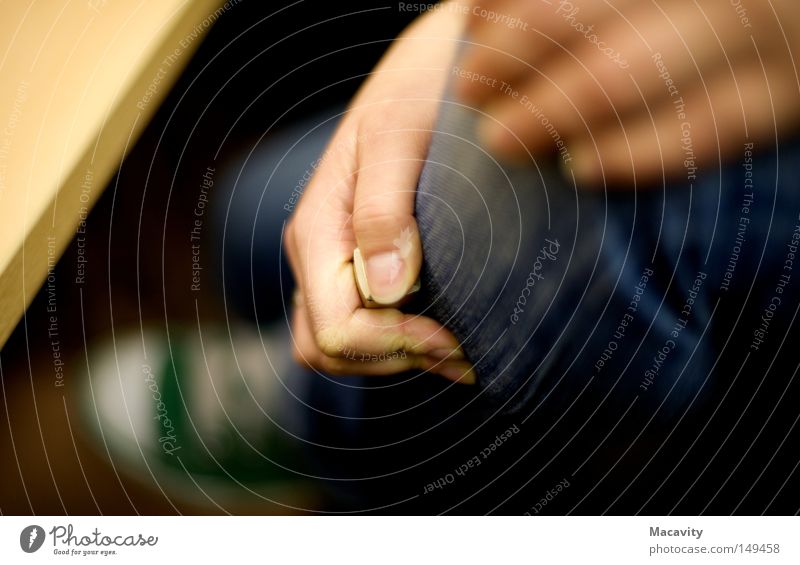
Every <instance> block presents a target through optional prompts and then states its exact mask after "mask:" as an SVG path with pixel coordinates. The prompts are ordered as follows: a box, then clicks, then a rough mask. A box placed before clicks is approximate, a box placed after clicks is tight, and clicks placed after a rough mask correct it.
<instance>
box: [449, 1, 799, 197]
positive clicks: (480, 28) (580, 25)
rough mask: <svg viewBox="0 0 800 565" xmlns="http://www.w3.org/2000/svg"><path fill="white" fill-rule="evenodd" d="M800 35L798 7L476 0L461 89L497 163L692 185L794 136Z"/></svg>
mask: <svg viewBox="0 0 800 565" xmlns="http://www.w3.org/2000/svg"><path fill="white" fill-rule="evenodd" d="M799 24H800V2H797V1H796V0H772V2H766V1H760V0H759V1H748V2H745V1H739V0H706V1H703V2H691V1H689V0H658V1H655V0H480V1H476V2H474V5H473V7H472V8H471V10H470V22H469V24H468V33H469V36H470V37H469V38H470V40H471V41H472V42H474V43H473V45H471V46H470V47H469V48H468V49H467V50H466V51H465V53H464V56H463V58H462V60H461V61H460V62H459V63H458V66H457V68H456V69H454V74H456V75H457V76H458V77H459V78H458V79H457V85H456V88H457V92H459V93H460V95H461V96H462V97H463V99H464V100H466V101H467V102H468V103H470V104H473V105H476V106H479V107H481V108H482V109H483V110H484V111H485V112H486V113H487V114H488V117H487V118H486V119H484V120H483V123H482V124H481V125H480V134H481V138H482V140H483V141H484V142H485V144H486V145H487V147H488V148H489V149H490V150H492V151H493V152H495V153H497V154H499V155H501V156H505V157H516V158H524V159H528V160H529V159H530V158H531V155H532V156H533V157H534V158H536V157H538V156H540V155H541V154H542V153H543V152H548V153H549V152H556V153H558V156H559V159H560V160H561V161H562V163H563V164H564V165H565V166H566V168H567V169H570V168H571V169H572V170H573V171H574V173H575V175H576V177H577V178H578V179H579V180H581V181H584V182H588V183H596V184H599V183H600V182H602V181H603V180H604V179H605V180H611V181H615V182H620V183H631V184H632V183H633V181H634V180H636V181H640V182H641V181H645V180H648V181H652V180H655V179H659V178H661V176H662V172H666V174H668V175H678V176H681V175H682V176H683V177H684V178H688V179H689V180H693V178H694V175H695V173H696V172H697V171H698V170H699V168H701V167H715V166H716V164H717V160H718V158H719V157H720V156H721V157H722V158H726V157H736V156H737V155H738V156H741V154H742V146H743V144H744V143H746V142H754V143H755V144H756V147H758V143H759V142H762V141H763V142H767V143H768V142H774V140H775V137H776V135H783V134H786V133H791V132H792V131H793V130H794V129H796V127H797V125H798V122H800V104H798V77H797V69H796V68H795V66H794V64H793V62H792V56H793V55H797V54H798V53H800V49H798V45H799V44H800V32H799V31H798V27H799Z"/></svg>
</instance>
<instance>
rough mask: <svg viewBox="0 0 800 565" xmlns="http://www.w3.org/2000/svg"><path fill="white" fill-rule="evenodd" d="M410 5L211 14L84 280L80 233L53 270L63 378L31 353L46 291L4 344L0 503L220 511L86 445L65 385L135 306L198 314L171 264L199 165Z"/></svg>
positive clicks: (94, 218) (350, 67)
mask: <svg viewBox="0 0 800 565" xmlns="http://www.w3.org/2000/svg"><path fill="white" fill-rule="evenodd" d="M415 15H416V14H413V13H408V12H401V11H399V10H398V9H397V7H396V5H395V4H394V3H390V2H374V1H364V2H330V1H327V0H305V1H301V2H286V1H277V2H276V1H270V2H265V1H259V0H243V1H242V2H241V3H240V4H238V5H236V6H235V7H234V8H232V9H231V10H229V11H228V12H226V13H225V14H224V15H223V16H222V17H221V18H220V19H219V20H218V21H217V22H216V23H215V25H214V26H213V27H212V28H211V30H210V32H209V34H208V36H207V38H206V39H205V41H204V42H203V44H202V45H201V46H200V47H199V50H198V51H197V53H196V54H195V56H194V58H193V59H192V61H191V62H190V63H189V65H188V67H187V69H186V71H185V73H184V74H183V75H182V77H181V78H180V79H179V81H178V83H177V84H176V86H175V87H174V89H173V90H172V91H171V93H170V94H169V95H168V97H167V99H166V101H165V102H164V104H163V105H162V107H161V108H160V109H159V111H158V112H157V114H156V116H155V118H154V119H153V121H152V122H151V123H150V124H149V126H148V127H147V128H146V130H145V132H144V133H143V135H142V137H141V138H140V139H139V141H138V142H137V143H136V145H135V146H134V148H133V149H132V150H131V151H130V153H129V154H128V156H127V158H126V159H125V160H124V162H123V163H122V165H121V167H120V169H119V172H118V174H117V175H116V177H115V178H114V179H113V180H112V181H111V183H110V184H109V186H108V187H107V189H106V191H105V193H104V194H103V196H102V197H101V198H100V199H99V201H98V203H97V205H96V206H95V208H94V210H93V211H92V213H91V216H90V218H89V221H88V225H87V228H86V232H87V236H86V244H87V248H86V257H87V279H86V284H85V285H84V286H83V288H82V289H79V288H77V287H76V286H75V285H73V284H72V280H73V278H74V276H75V271H74V266H75V264H76V258H77V248H76V244H75V242H73V244H72V246H71V247H69V248H68V249H67V251H66V253H65V254H64V256H63V258H62V260H61V261H60V263H59V265H58V267H57V269H56V271H55V275H56V280H57V281H58V282H57V300H58V308H59V324H60V327H61V335H62V338H63V339H62V340H61V341H62V351H63V352H64V354H65V356H66V357H65V373H64V375H65V377H64V381H65V386H64V387H62V388H55V387H54V386H53V378H54V376H53V366H52V359H51V358H50V355H43V354H42V352H44V351H49V348H50V345H49V342H48V338H47V319H48V315H47V312H46V306H47V304H46V302H47V301H46V297H45V295H44V294H43V293H40V295H39V296H38V297H37V298H36V299H35V300H34V301H33V304H32V305H31V307H30V308H29V310H28V311H27V313H26V315H25V318H24V319H23V320H22V321H21V322H20V324H19V326H18V327H17V329H16V331H15V332H14V334H13V335H12V336H11V338H10V339H9V341H8V342H7V344H6V346H5V347H4V348H3V350H2V352H1V353H0V373H1V374H2V391H1V392H2V399H3V402H2V404H0V421H2V422H3V424H2V425H0V477H2V480H0V512H2V513H3V514H31V513H33V514H65V513H67V514H96V513H103V514H130V513H142V514H147V513H163V512H166V513H172V512H176V511H180V512H190V513H191V512H219V509H216V508H213V507H211V508H206V507H193V506H191V505H186V504H182V503H180V502H177V501H174V500H167V499H166V498H165V497H164V496H163V495H161V494H160V493H158V491H157V490H156V491H154V492H153V491H151V489H150V488H149V485H147V484H146V483H142V482H139V481H132V480H130V478H129V477H126V476H125V475H124V473H122V474H121V475H119V474H117V472H116V470H115V469H114V468H113V467H112V466H111V465H109V460H108V459H107V458H105V457H102V456H101V455H99V454H98V451H96V450H94V449H90V448H89V447H88V445H87V442H86V441H85V440H84V439H83V434H82V432H81V429H80V423H79V418H78V412H79V408H78V401H79V398H77V389H76V387H75V386H74V385H75V382H76V381H75V379H78V378H79V372H80V368H81V366H82V365H83V366H84V367H85V362H84V361H83V355H84V354H85V353H84V352H85V351H86V349H87V348H91V346H92V344H93V343H97V341H98V340H102V339H103V338H104V337H107V336H109V335H110V332H111V328H112V327H113V328H114V330H115V331H120V330H121V329H122V328H126V327H130V326H131V325H136V324H138V323H139V321H140V319H139V316H140V314H141V316H142V320H143V321H144V323H161V324H163V320H165V319H168V320H170V322H173V323H174V322H178V321H180V320H181V319H185V320H188V321H193V318H194V315H195V314H194V302H193V301H192V300H189V299H188V298H189V297H187V296H186V294H187V293H186V291H185V289H186V288H187V287H188V280H186V279H184V278H183V277H181V276H177V275H176V273H181V274H187V275H188V273H190V269H189V267H190V256H189V254H187V253H186V252H185V250H186V244H185V238H186V234H187V232H188V230H189V229H190V222H191V213H192V210H193V207H194V205H195V202H196V194H195V192H196V190H197V184H198V179H199V178H200V177H201V175H202V174H203V172H204V171H205V169H206V167H207V166H217V170H219V167H222V166H224V163H225V162H226V161H227V160H229V159H231V158H234V157H235V156H237V155H238V154H240V153H241V150H242V148H245V147H246V148H248V149H249V148H250V147H252V144H253V143H254V141H255V140H257V139H258V138H259V137H261V136H262V135H264V134H265V132H267V131H268V130H269V131H270V132H272V131H276V130H280V129H281V128H282V126H283V124H288V123H291V122H292V121H293V120H295V119H297V118H299V117H302V116H305V115H308V114H309V113H313V112H314V111H315V110H318V109H321V108H327V107H331V106H334V105H337V104H339V105H341V104H345V103H346V102H347V100H348V99H349V98H350V97H351V96H352V94H353V93H354V92H355V91H356V89H357V88H358V86H359V84H360V83H361V82H362V81H363V79H364V75H365V74H366V73H368V72H369V71H370V69H371V68H372V67H373V66H374V65H375V63H376V62H377V61H378V59H379V58H380V56H381V55H382V53H383V52H384V51H385V50H386V49H387V48H388V46H389V45H390V43H391V41H392V39H393V38H394V37H395V36H396V35H397V34H398V33H399V32H400V31H401V30H402V29H403V28H404V27H405V26H406V25H407V24H408V22H410V21H411V20H412V19H413V18H414V16H415ZM323 87H324V90H323V91H322V92H318V91H319V90H320V89H322V88H323ZM301 101H302V102H301ZM226 135H227V138H226ZM269 135H270V133H267V136H269ZM218 149H219V150H220V153H219V157H218V158H217V159H216V160H215V159H214V155H215V153H216V152H217V150H218ZM140 220H141V232H140V231H139V230H140V226H139V222H140ZM176 250H179V251H180V252H177V251H176ZM137 251H139V252H140V255H138V256H139V262H138V264H137ZM184 263H185V264H184ZM162 265H166V269H165V268H162ZM206 294H207V295H206V296H205V297H204V298H205V300H202V301H201V304H202V306H203V308H204V311H203V316H205V317H207V319H209V320H213V319H214V318H215V317H216V316H219V315H220V310H221V307H220V300H219V295H218V294H217V293H216V291H215V289H213V288H210V289H209V290H208V291H207V293H206ZM137 295H140V296H141V304H139V303H138V302H137V298H136V297H137ZM90 485H91V486H90ZM229 510H233V509H229ZM235 511H238V512H250V511H252V512H260V513H264V512H273V511H281V509H278V508H274V507H271V505H269V504H266V503H263V504H256V503H253V506H247V507H245V508H240V509H236V510H235ZM283 511H285V510H283Z"/></svg>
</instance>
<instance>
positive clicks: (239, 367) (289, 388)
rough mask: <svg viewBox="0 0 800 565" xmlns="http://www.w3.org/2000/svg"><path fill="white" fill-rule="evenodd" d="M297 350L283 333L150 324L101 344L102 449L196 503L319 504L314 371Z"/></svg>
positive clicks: (98, 433) (88, 416) (89, 413)
mask: <svg viewBox="0 0 800 565" xmlns="http://www.w3.org/2000/svg"><path fill="white" fill-rule="evenodd" d="M288 343H289V336H288V330H286V328H285V327H283V326H281V327H278V326H275V327H272V328H269V329H266V330H261V331H255V330H254V329H250V328H249V327H236V328H233V329H232V330H231V331H226V330H224V329H221V328H215V329H213V330H207V329H206V328H197V327H195V328H188V327H183V328H179V329H177V330H174V329H171V330H170V331H169V333H166V332H164V331H161V330H159V329H155V328H146V329H145V330H144V331H142V332H130V333H127V334H125V335H123V336H121V337H119V338H116V339H112V340H111V341H110V342H108V343H105V344H101V345H99V346H98V347H96V348H95V349H94V350H93V351H92V352H91V354H90V355H89V356H88V359H87V371H86V375H85V377H84V378H83V379H82V381H81V412H82V416H83V421H84V423H85V426H84V427H85V429H86V430H88V433H89V436H90V443H91V444H92V445H94V446H95V448H96V449H97V450H98V451H100V452H101V455H105V454H107V456H108V457H109V458H110V459H111V462H112V464H113V465H114V467H115V468H116V469H117V470H118V471H121V472H122V473H124V474H126V475H130V476H132V477H135V478H137V479H139V480H140V481H143V482H146V483H148V484H150V485H153V484H155V485H157V488H159V489H160V490H161V491H163V492H164V494H165V495H167V496H175V497H178V498H179V499H182V500H185V501H186V502H187V503H190V504H192V505H197V504H201V505H202V506H205V505H206V504H210V505H212V506H213V507H216V509H217V510H218V509H219V508H222V509H229V508H231V507H234V506H241V505H242V504H244V505H248V504H253V503H257V504H263V501H269V502H273V503H275V504H277V505H278V507H276V510H277V511H278V512H281V513H285V512H292V511H295V510H300V511H302V510H306V509H308V508H310V505H312V506H313V505H314V504H315V502H314V500H315V499H316V498H317V495H315V494H314V493H313V492H312V491H313V490H314V489H313V488H312V487H311V481H310V480H309V478H308V476H307V473H304V472H303V471H302V469H303V467H304V466H305V465H306V461H305V460H304V454H303V441H302V439H300V438H303V437H306V436H305V430H304V429H303V428H304V421H303V420H304V419H303V418H301V417H299V415H300V414H301V413H302V409H299V408H298V407H300V406H302V403H301V401H300V398H302V395H303V390H304V389H305V387H306V386H307V384H308V378H309V375H308V374H307V373H306V372H304V371H302V370H300V369H299V368H298V367H297V366H296V365H295V364H294V362H293V361H292V359H291V355H290V353H289V348H288Z"/></svg>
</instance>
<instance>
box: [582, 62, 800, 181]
mask: <svg viewBox="0 0 800 565" xmlns="http://www.w3.org/2000/svg"><path fill="white" fill-rule="evenodd" d="M789 70H790V69H787V68H783V67H782V66H775V67H769V66H767V67H762V66H761V65H760V64H759V63H755V62H754V63H752V64H750V65H747V66H745V67H743V68H740V69H738V70H737V73H736V75H735V76H733V75H731V74H730V73H725V72H720V73H718V74H717V75H715V76H711V77H708V79H707V81H706V82H705V84H703V85H701V86H698V87H696V88H695V89H693V90H691V91H689V92H687V93H686V94H685V95H683V96H682V97H681V100H682V103H681V105H680V106H678V107H676V106H675V105H674V104H672V103H665V104H661V105H659V106H657V107H655V108H653V109H652V113H651V114H646V115H642V116H639V117H638V118H637V119H631V120H626V123H625V127H624V128H607V129H604V130H603V131H602V132H601V134H600V135H597V136H596V137H595V138H594V139H590V138H588V137H583V138H581V139H579V140H578V141H577V142H576V143H575V144H574V146H573V156H574V163H575V164H574V167H573V171H574V173H575V175H576V178H578V179H579V180H581V181H583V182H584V183H585V184H597V183H599V182H600V181H601V180H608V181H611V182H613V183H615V184H632V183H634V182H636V181H638V180H642V179H647V178H653V177H660V176H662V175H664V174H667V175H669V174H676V175H685V178H687V179H688V180H693V179H694V178H695V176H696V174H697V172H698V171H699V170H702V169H703V168H708V167H712V166H715V164H716V162H717V159H718V157H719V155H720V154H726V153H735V152H736V151H737V150H739V149H741V146H742V144H743V143H745V142H748V141H753V140H758V139H764V138H769V137H771V136H772V137H774V136H775V134H776V126H778V127H780V125H781V123H797V122H798V119H800V117H799V116H798V115H799V114H800V109H798V108H797V106H796V105H795V104H792V102H791V100H792V98H793V96H792V94H791V93H792V92H793V84H792V80H793V79H792V76H791V74H790V72H789ZM776 120H781V121H780V122H777V123H776Z"/></svg>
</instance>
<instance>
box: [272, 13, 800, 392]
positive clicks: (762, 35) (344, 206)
mask: <svg viewBox="0 0 800 565" xmlns="http://www.w3.org/2000/svg"><path fill="white" fill-rule="evenodd" d="M735 2H736V0H733V3H735ZM733 3H732V0H705V1H703V2H693V1H690V0H661V1H659V2H658V3H656V2H654V1H653V0H613V2H612V1H611V0H571V1H570V2H569V3H565V2H562V0H547V1H545V0H524V1H523V0H481V1H480V2H477V1H476V2H475V3H474V4H473V5H469V4H459V5H458V6H460V8H458V9H457V8H456V6H455V3H448V4H447V6H445V8H447V7H449V8H451V9H439V10H436V11H431V12H428V13H426V14H424V15H423V16H421V17H420V18H418V20H417V21H416V22H415V24H414V25H412V26H411V27H410V28H409V29H408V30H407V31H406V32H405V33H404V34H403V35H401V36H400V37H399V38H398V40H397V41H396V43H395V44H394V46H393V47H392V49H390V51H389V52H388V53H387V55H386V56H385V57H384V59H383V60H382V61H381V63H380V64H379V65H378V67H376V69H375V71H374V73H373V75H372V76H371V78H370V79H369V80H368V81H367V82H366V83H365V85H364V86H363V87H362V89H361V91H360V92H359V94H358V95H357V97H356V98H355V100H354V101H353V103H352V105H351V106H350V109H349V111H348V112H347V114H346V116H344V117H343V120H342V122H341V125H340V127H339V129H338V131H337V133H336V134H335V136H334V139H333V140H332V142H331V145H330V147H329V150H328V152H327V154H326V158H325V159H324V161H323V162H322V164H321V165H320V166H319V168H318V169H317V171H316V173H315V176H314V178H313V179H312V181H311V183H310V185H309V187H308V188H307V189H306V191H305V193H304V195H303V197H302V199H301V201H300V203H299V205H298V207H297V209H296V211H295V214H294V215H293V217H292V220H291V221H290V223H289V224H288V227H287V231H286V237H285V241H286V250H287V254H288V256H289V259H290V262H291V264H292V269H293V271H294V274H295V279H296V280H297V281H298V290H297V293H296V297H295V308H294V310H293V320H292V327H293V338H294V340H293V341H294V354H295V357H296V358H297V360H298V361H299V362H301V363H303V364H305V365H308V366H310V367H314V368H317V369H320V370H323V371H326V372H328V373H333V374H340V375H347V374H362V375H386V374H393V373H398V372H403V371H407V370H414V369H419V370H426V371H430V372H433V373H437V374H440V375H442V376H444V377H445V378H448V379H451V380H453V381H458V382H461V383H473V382H474V381H475V375H474V373H473V371H472V370H471V369H470V364H469V362H468V361H467V360H465V359H464V358H463V353H462V352H461V350H460V349H459V346H458V343H457V341H456V339H455V337H454V336H453V335H452V334H451V333H450V332H449V331H448V330H447V329H445V328H444V327H442V326H441V325H440V324H438V323H437V322H436V321H434V320H432V319H429V318H425V317H422V316H412V315H408V314H404V313H402V312H401V311H400V310H398V309H396V308H388V307H387V308H379V309H365V308H362V307H361V300H360V296H359V294H358V291H357V288H356V285H355V281H354V278H353V273H352V265H351V261H352V257H353V250H354V249H355V247H356V246H358V247H359V249H360V250H361V252H362V254H363V255H364V256H365V258H366V261H367V277H368V279H369V284H370V288H371V290H372V295H373V298H375V299H376V300H377V301H378V302H379V303H383V304H389V303H393V302H395V301H396V300H397V299H398V298H400V297H402V296H403V295H404V294H405V293H406V292H407V291H408V289H409V288H410V287H411V286H412V285H413V283H414V281H415V280H416V279H417V277H418V275H419V269H420V265H421V263H422V252H421V247H420V240H419V234H418V231H417V225H416V222H415V220H414V217H413V208H414V190H415V187H416V182H417V179H418V177H419V173H420V170H421V166H422V163H423V162H424V159H425V155H426V153H427V148H428V144H429V140H430V129H431V128H432V126H433V124H434V120H435V116H436V110H437V107H438V101H439V100H440V99H441V95H442V91H443V89H444V85H445V82H446V80H447V79H448V76H456V77H457V78H456V79H455V83H454V86H455V88H456V92H457V94H459V95H460V96H461V98H462V99H463V100H464V101H465V103H468V104H470V105H472V106H475V107H478V108H480V109H481V110H482V111H483V112H485V114H486V117H485V118H484V119H483V121H482V123H481V124H480V126H479V134H480V136H481V139H482V141H483V143H484V144H485V146H486V147H487V149H488V150H490V151H492V152H493V153H495V154H496V155H498V156H499V157H501V158H505V159H522V160H526V161H528V162H530V160H531V159H538V158H541V157H549V156H551V155H552V154H554V153H556V150H557V147H556V146H554V139H553V137H552V134H551V132H552V131H553V129H554V130H555V131H556V132H557V133H558V134H559V136H560V138H561V139H562V140H563V142H564V143H565V146H564V147H565V148H566V149H565V151H567V154H566V155H568V159H567V158H566V157H565V156H564V155H561V154H559V155H561V156H560V162H561V163H562V165H563V166H564V168H565V173H566V174H567V175H570V176H572V175H574V177H575V178H576V180H578V181H579V182H580V183H582V185H583V186H585V187H592V186H599V187H602V186H606V185H614V186H618V187H623V188H628V189H635V188H636V187H638V186H639V185H640V184H641V183H647V184H654V183H655V182H663V181H664V180H665V179H666V178H667V177H681V176H683V178H684V179H686V178H688V179H689V180H691V175H692V174H693V173H692V171H691V170H690V169H689V165H687V162H689V164H690V165H691V167H696V171H702V170H713V169H714V168H715V167H717V166H718V163H720V162H722V161H724V160H729V159H736V158H737V156H738V157H741V152H742V146H743V144H744V143H745V142H750V143H753V144H754V146H755V148H756V149H758V148H760V147H762V146H766V145H768V144H769V143H774V142H775V140H776V139H777V138H780V137H783V136H785V135H788V134H790V133H793V132H794V131H796V129H797V126H798V125H799V122H800V104H798V103H797V101H798V85H800V81H798V75H797V70H796V68H795V64H794V55H796V54H798V52H799V51H800V49H798V44H800V40H799V39H798V38H800V30H799V29H798V27H799V26H800V3H798V2H797V1H796V0H770V1H767V0H763V1H761V0H759V1H754V0H750V1H748V2H747V4H742V6H744V8H745V10H746V17H747V21H746V22H745V21H744V20H742V19H741V17H742V14H743V12H741V10H740V11H739V12H738V13H737V10H736V7H735V6H734V5H733ZM476 8H477V9H478V12H477V13H476V11H475V9H476ZM576 9H577V11H576ZM481 10H486V11H487V12H486V13H483V12H481ZM488 11H492V12H495V13H496V14H500V15H505V16H507V18H506V19H505V20H503V21H501V20H497V19H495V20H494V21H493V20H492V18H490V17H487V14H488ZM509 22H516V23H514V26H512V27H509ZM589 26H591V28H589ZM465 30H466V31H467V32H468V34H469V35H468V38H469V41H470V44H469V45H468V46H467V48H466V49H465V50H464V52H463V55H462V57H461V59H460V60H459V61H458V62H457V63H456V66H457V67H458V69H457V70H459V71H460V72H459V73H455V72H454V70H455V69H454V66H453V62H452V61H453V58H454V56H455V53H456V49H457V46H458V45H459V38H461V37H462V35H463V34H464V32H465ZM666 72H668V73H669V78H670V79H671V81H672V82H671V83H670V84H667V83H666V82H665V76H666V75H665V73H666ZM660 75H662V76H660ZM476 76H477V77H478V80H473V77H476ZM502 83H506V84H507V85H508V89H505V88H499V85H501V84H502ZM669 86H672V90H670V89H669V88H668V87H669ZM509 90H510V91H511V92H515V93H516V94H509ZM523 97H527V99H528V100H530V101H531V102H532V103H533V104H535V105H536V106H537V107H538V108H539V109H540V112H541V113H540V114H539V117H535V116H533V115H532V114H531V111H530V109H528V108H526V107H525V105H524V104H522V103H521V101H522V100H524V98H523ZM677 101H680V102H681V103H682V104H683V107H682V108H681V109H680V112H682V113H681V114H679V113H678V110H677V106H676V102H677ZM541 116H545V117H546V118H547V119H548V120H549V122H550V123H551V124H552V126H553V128H551V129H550V130H549V131H548V130H546V129H545V128H543V127H542V123H541V119H540V117H541ZM687 131H688V134H686V132H687ZM686 137H688V138H689V140H690V141H691V150H692V154H691V161H687V153H686V152H685V145H683V143H682V140H683V139H685V138H686ZM387 352H390V353H391V352H395V353H396V354H397V356H396V357H394V358H390V359H385V358H381V359H376V360H371V359H372V358H368V359H370V360H362V359H364V357H363V356H364V355H367V356H369V355H380V354H386V353H387ZM398 352H404V354H403V355H402V357H400V356H399V353H398Z"/></svg>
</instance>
